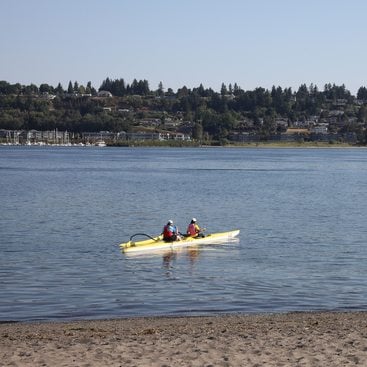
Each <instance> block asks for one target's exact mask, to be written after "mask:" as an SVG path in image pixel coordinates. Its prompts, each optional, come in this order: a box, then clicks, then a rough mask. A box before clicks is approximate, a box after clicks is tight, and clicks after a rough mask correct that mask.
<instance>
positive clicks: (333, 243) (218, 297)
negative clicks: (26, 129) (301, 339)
mask: <svg viewBox="0 0 367 367" xmlns="http://www.w3.org/2000/svg"><path fill="white" fill-rule="evenodd" d="M0 187H1V201H0V251H1V252H0V254H1V256H0V321H5V320H18V321H30V320H73V319H99V318H114V317H127V316H147V315H188V314H191V315H209V314H218V313H237V312H241V313H263V312H285V311H304V310H352V309H353V310H366V309H367V266H366V264H367V249H366V245H367V243H366V238H367V230H366V218H367V150H366V149H240V148H238V149H237V148H235V149H226V148H209V149H205V148H203V149H199V148H198V149H186V148H183V149H174V148H86V147H84V148H83V147H80V148H62V147H54V148H51V147H0ZM193 216H195V217H196V218H197V219H198V220H199V224H201V225H202V226H205V227H206V228H207V231H208V232H217V231H223V230H230V229H237V228H239V229H240V230H241V233H240V238H239V241H238V242H235V243H229V244H225V245H211V246H210V245H209V246H201V247H198V248H191V249H182V250H177V251H174V252H170V251H168V252H157V253H149V254H143V255H135V256H133V255H125V254H122V253H121V252H120V250H119V247H118V244H119V243H121V242H126V241H127V240H128V239H129V237H130V236H131V235H132V234H134V233H137V232H144V233H147V234H150V235H155V234H158V233H160V231H161V229H162V227H163V225H164V224H165V222H166V221H167V220H168V219H173V220H174V221H175V222H176V223H177V224H178V225H179V228H180V229H181V230H184V229H185V228H186V226H187V224H188V222H189V220H190V219H191V217H193Z"/></svg>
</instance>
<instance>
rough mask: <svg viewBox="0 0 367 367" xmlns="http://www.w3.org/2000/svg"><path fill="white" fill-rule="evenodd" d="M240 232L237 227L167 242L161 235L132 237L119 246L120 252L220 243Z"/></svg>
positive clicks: (231, 238) (229, 239) (227, 240)
mask: <svg viewBox="0 0 367 367" xmlns="http://www.w3.org/2000/svg"><path fill="white" fill-rule="evenodd" d="M239 233H240V230H239V229H236V230H233V231H228V232H220V233H212V234H207V235H206V236H205V237H184V238H182V239H181V240H180V241H173V242H167V241H164V240H163V236H162V235H160V236H156V237H150V236H148V237H150V238H149V239H148V240H144V241H138V242H134V241H132V240H131V239H132V237H133V236H132V237H131V238H130V241H129V242H125V243H121V244H120V245H119V246H120V248H121V250H122V252H138V251H152V250H159V249H173V248H178V247H185V246H192V245H201V244H221V243H226V242H229V241H231V240H233V239H234V238H235V237H237V236H238V235H239Z"/></svg>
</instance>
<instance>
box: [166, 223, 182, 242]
mask: <svg viewBox="0 0 367 367" xmlns="http://www.w3.org/2000/svg"><path fill="white" fill-rule="evenodd" d="M163 239H164V240H165V241H180V240H181V237H180V236H179V234H178V228H177V227H176V226H175V225H174V224H173V220H172V219H170V220H169V221H168V222H167V224H166V225H165V226H164V227H163Z"/></svg>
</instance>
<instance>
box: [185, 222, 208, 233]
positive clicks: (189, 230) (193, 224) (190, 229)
mask: <svg viewBox="0 0 367 367" xmlns="http://www.w3.org/2000/svg"><path fill="white" fill-rule="evenodd" d="M203 231H205V228H200V226H199V225H198V224H197V220H196V218H192V219H191V222H190V224H189V226H188V227H187V231H186V234H187V236H189V237H205V236H204V234H203V233H202V232H203Z"/></svg>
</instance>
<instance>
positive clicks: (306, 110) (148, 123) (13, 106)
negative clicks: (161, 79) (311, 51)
mask: <svg viewBox="0 0 367 367" xmlns="http://www.w3.org/2000/svg"><path fill="white" fill-rule="evenodd" d="M366 123H367V88H366V87H364V86H362V87H360V88H359V89H358V92H357V95H352V94H351V93H350V91H348V90H347V89H346V87H345V86H344V85H341V86H337V85H335V84H327V85H325V86H324V87H323V89H322V90H321V89H319V88H318V87H317V86H316V85H313V84H311V85H309V86H306V85H301V86H300V87H299V88H298V89H297V90H295V91H293V90H292V89H291V88H282V87H275V86H274V87H273V88H271V90H268V89H264V88H261V87H259V88H256V89H254V90H246V91H245V90H243V89H242V88H240V87H239V86H238V85H237V84H236V83H234V84H233V85H232V84H229V85H225V84H222V87H221V90H220V91H219V92H216V91H214V90H213V89H211V88H204V86H203V85H200V86H199V87H197V88H193V89H189V88H187V87H185V86H183V87H182V88H179V89H178V90H177V91H173V90H172V89H171V88H168V89H167V90H166V89H165V88H164V87H163V84H162V83H160V84H159V86H158V87H157V89H155V90H152V89H150V87H149V83H148V81H146V80H140V81H138V80H134V81H133V82H132V83H131V84H127V83H125V81H124V79H116V80H112V79H110V78H107V79H106V80H104V81H103V82H102V84H101V85H100V86H99V87H98V88H95V87H94V86H92V84H91V82H89V83H87V85H86V86H84V85H81V84H79V83H78V82H74V83H72V82H69V85H68V88H67V89H64V88H63V86H62V85H61V84H60V83H59V84H58V85H57V86H56V87H55V86H51V85H49V84H41V85H39V86H36V85H34V84H31V85H21V84H19V83H16V84H10V83H8V82H6V81H0V129H12V130H22V129H24V130H31V129H35V130H53V129H59V130H67V131H70V132H76V133H78V132H83V131H90V132H97V131H111V132H119V131H126V132H129V131H138V130H139V129H140V128H142V127H144V128H150V129H154V130H156V131H159V130H160V129H167V127H168V126H169V127H170V128H171V129H176V130H177V131H178V130H183V131H185V132H186V133H189V134H191V135H192V136H193V138H194V139H195V138H199V137H202V136H203V135H205V136H206V137H207V138H210V139H217V140H221V139H226V138H227V137H228V136H229V134H231V133H234V132H235V133H236V132H238V133H241V132H248V133H258V134H261V135H262V136H264V137H266V136H267V135H269V134H274V133H280V132H284V131H285V130H287V128H289V127H306V128H307V127H309V126H310V124H313V125H318V124H326V125H327V126H328V129H329V131H335V132H354V133H356V134H357V136H358V139H359V141H360V142H362V143H366Z"/></svg>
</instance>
